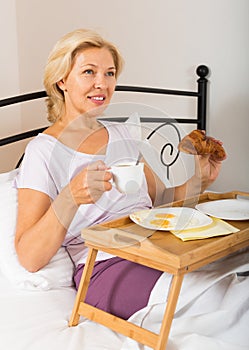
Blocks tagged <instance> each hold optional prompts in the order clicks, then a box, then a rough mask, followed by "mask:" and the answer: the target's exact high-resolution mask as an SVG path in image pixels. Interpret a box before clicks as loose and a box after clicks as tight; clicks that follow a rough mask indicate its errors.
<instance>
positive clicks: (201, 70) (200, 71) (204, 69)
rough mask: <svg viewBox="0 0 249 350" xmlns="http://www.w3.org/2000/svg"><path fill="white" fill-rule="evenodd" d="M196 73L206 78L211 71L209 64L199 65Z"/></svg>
mask: <svg viewBox="0 0 249 350" xmlns="http://www.w3.org/2000/svg"><path fill="white" fill-rule="evenodd" d="M196 73H197V75H198V76H199V77H200V78H205V77H206V76H207V75H208V73H209V69H208V67H207V66H205V65H204V64H202V65H200V66H198V67H197V69H196Z"/></svg>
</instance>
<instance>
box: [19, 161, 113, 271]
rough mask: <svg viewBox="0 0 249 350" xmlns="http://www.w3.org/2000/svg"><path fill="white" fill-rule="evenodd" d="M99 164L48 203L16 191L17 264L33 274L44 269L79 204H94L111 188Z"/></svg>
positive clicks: (36, 195) (108, 175) (35, 195)
mask: <svg viewBox="0 0 249 350" xmlns="http://www.w3.org/2000/svg"><path fill="white" fill-rule="evenodd" d="M111 176H112V175H111V173H109V172H107V171H106V166H105V165H104V163H103V162H101V161H99V162H95V163H93V164H91V165H90V166H89V167H88V168H85V169H83V170H82V171H81V172H80V173H79V174H77V175H76V176H75V177H74V178H73V179H72V181H71V182H70V183H69V184H68V185H67V186H66V187H65V188H64V189H63V190H62V191H61V193H60V194H59V195H58V196H57V197H56V199H55V200H54V201H53V202H52V201H51V199H50V198H49V196H47V195H46V194H44V193H42V192H39V191H36V190H31V189H19V190H18V217H17V225H16V236H15V247H16V251H17V255H18V258H19V260H20V263H21V264H22V265H23V266H24V267H25V268H26V269H27V270H29V271H31V272H35V271H38V270H39V269H41V268H42V267H43V266H45V265H46V264H47V263H48V262H49V260H50V259H51V258H52V257H53V256H54V255H55V253H56V252H57V250H58V249H59V247H60V246H61V244H62V242H63V241H64V238H65V235H66V232H67V229H68V227H69V225H70V223H71V221H72V219H73V217H74V215H75V213H76V211H77V210H78V207H79V205H81V204H89V203H94V202H96V201H97V200H98V199H99V198H100V197H101V196H102V194H103V193H104V192H105V191H109V190H110V189H111V187H112V186H111V184H110V183H109V180H110V179H111Z"/></svg>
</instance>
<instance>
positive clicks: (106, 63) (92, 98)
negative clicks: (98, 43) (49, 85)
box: [58, 48, 116, 119]
mask: <svg viewBox="0 0 249 350" xmlns="http://www.w3.org/2000/svg"><path fill="white" fill-rule="evenodd" d="M58 86H59V87H60V88H61V89H62V90H63V91H64V96H65V107H66V116H67V117H69V118H70V119H71V118H75V117H77V116H79V115H80V114H84V113H86V112H89V111H93V110H94V109H96V108H97V107H98V109H97V110H96V111H97V113H93V115H95V114H98V115H99V114H101V113H102V112H103V110H104V109H105V108H106V107H107V105H108V104H109V103H110V100H111V98H112V95H113V92H114V90H115V86H116V70H115V65H114V61H113V57H112V54H111V53H110V51H109V50H108V49H106V48H89V49H85V50H83V51H80V52H79V53H78V54H77V55H76V57H75V61H74V65H73V67H72V70H71V71H70V73H69V75H68V76H67V78H65V79H63V80H62V81H60V82H59V83H58Z"/></svg>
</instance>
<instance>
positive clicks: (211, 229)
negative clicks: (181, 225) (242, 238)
mask: <svg viewBox="0 0 249 350" xmlns="http://www.w3.org/2000/svg"><path fill="white" fill-rule="evenodd" d="M212 219H213V222H212V223H211V224H210V225H207V226H204V227H199V228H194V229H188V230H179V231H170V232H172V233H173V235H175V236H176V237H178V238H180V239H181V240H182V241H191V240H195V239H204V238H210V237H216V236H223V235H228V234H230V233H234V232H238V231H239V229H237V228H236V227H234V226H232V225H230V224H228V223H227V222H225V221H223V220H221V219H217V218H214V217H212Z"/></svg>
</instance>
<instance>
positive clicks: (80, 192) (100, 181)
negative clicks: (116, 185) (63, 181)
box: [69, 160, 112, 206]
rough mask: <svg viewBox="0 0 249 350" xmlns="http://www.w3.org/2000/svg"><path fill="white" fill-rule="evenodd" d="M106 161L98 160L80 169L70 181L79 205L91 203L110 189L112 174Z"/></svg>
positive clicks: (72, 193)
mask: <svg viewBox="0 0 249 350" xmlns="http://www.w3.org/2000/svg"><path fill="white" fill-rule="evenodd" d="M107 170H108V168H107V166H106V165H105V163H104V162H102V161H101V160H100V161H97V162H94V163H92V164H90V165H89V166H88V167H87V168H84V169H83V170H82V171H80V172H79V173H78V174H77V175H76V176H75V177H74V178H73V179H72V180H71V182H70V184H69V188H70V192H71V195H72V197H73V199H74V202H75V203H76V204H77V206H79V205H81V204H91V203H95V202H97V200H98V199H99V198H100V197H101V196H102V195H103V193H104V192H106V191H110V190H111V189H112V185H111V183H110V180H111V179H112V174H111V173H110V172H108V171H107Z"/></svg>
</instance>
